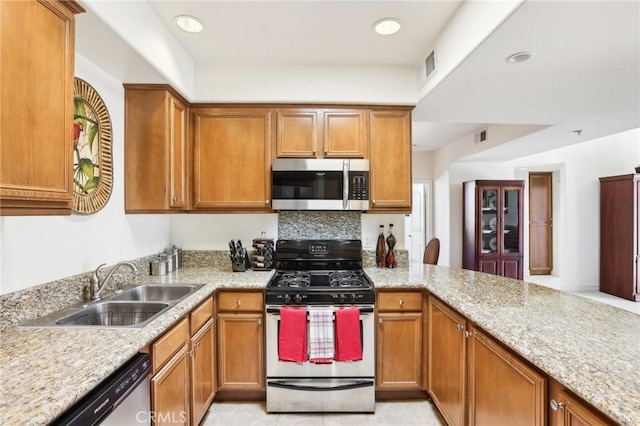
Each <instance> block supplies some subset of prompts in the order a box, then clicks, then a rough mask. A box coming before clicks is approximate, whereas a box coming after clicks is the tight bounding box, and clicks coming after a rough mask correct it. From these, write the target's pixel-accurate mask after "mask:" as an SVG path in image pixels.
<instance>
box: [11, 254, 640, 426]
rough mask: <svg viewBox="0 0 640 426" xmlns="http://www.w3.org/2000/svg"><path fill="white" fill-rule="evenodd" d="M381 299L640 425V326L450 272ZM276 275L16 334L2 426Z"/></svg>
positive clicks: (63, 401) (534, 288)
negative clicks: (448, 318) (430, 309)
mask: <svg viewBox="0 0 640 426" xmlns="http://www.w3.org/2000/svg"><path fill="white" fill-rule="evenodd" d="M366 272H367V274H368V275H369V276H370V277H371V278H372V279H373V281H374V282H375V285H376V287H377V288H378V289H391V288H419V289H423V288H424V289H427V290H429V291H430V292H431V293H432V294H434V295H435V296H437V297H439V298H440V299H442V300H443V301H444V302H446V303H448V304H449V305H451V306H452V307H453V308H454V309H456V310H457V311H459V312H460V313H462V314H463V315H465V316H466V317H467V318H469V319H470V320H471V321H473V322H474V323H476V324H478V325H479V326H480V327H482V328H483V329H485V330H486V331H487V332H489V333H490V334H492V335H493V336H494V337H495V338H497V339H498V340H500V341H502V342H503V343H504V344H506V345H507V346H509V347H510V348H512V349H513V350H514V351H516V352H517V353H519V354H520V355H522V356H523V357H524V358H525V359H528V360H529V361H530V362H531V363H532V364H534V365H536V366H537V367H539V368H540V369H541V370H543V371H545V372H546V373H548V374H549V375H550V376H552V377H554V378H555V379H556V380H558V381H559V382H561V383H562V384H564V385H565V386H567V387H568V388H569V389H571V390H573V391H574V392H575V393H576V394H578V395H579V396H581V397H582V398H583V399H585V400H586V401H588V402H590V403H591V404H592V405H594V406H595V407H597V408H598V409H600V410H601V411H602V412H604V413H606V414H608V415H609V416H610V417H611V418H613V419H615V420H617V421H618V422H620V423H621V424H625V425H640V374H639V372H640V365H639V363H640V316H638V315H635V314H632V313H629V312H626V311H622V310H619V309H616V308H613V307H611V306H608V305H604V304H601V303H599V302H595V301H591V300H587V299H583V298H581V297H578V296H573V295H570V294H567V293H562V292H558V291H555V290H552V289H548V288H545V287H541V286H538V285H535V284H529V283H523V282H522V281H516V280H510V279H506V278H501V277H497V276H493V275H487V274H481V273H474V272H472V271H466V270H459V269H454V268H447V267H441V266H431V265H422V264H420V265H411V266H410V267H409V268H398V269H376V268H367V269H366ZM272 274H273V272H256V271H248V272H244V273H232V272H230V271H222V270H220V269H217V268H183V269H180V270H178V271H177V272H174V273H172V274H170V275H167V276H164V277H151V276H146V277H142V278H138V280H137V281H136V283H137V284H142V283H183V284H189V283H207V285H206V286H205V287H203V288H201V289H200V290H198V291H197V292H196V293H194V294H192V295H191V296H189V297H188V298H186V299H185V300H183V301H182V302H181V303H179V304H178V305H176V306H174V307H173V308H171V309H170V310H169V311H167V312H166V313H165V314H163V315H161V316H160V317H159V318H157V319H156V320H154V321H152V322H151V323H149V324H148V325H147V326H146V327H144V328H141V329H118V330H115V329H80V328H41V329H26V328H16V327H12V328H9V329H7V330H6V331H4V332H3V333H2V334H0V339H1V347H0V369H1V370H0V374H1V380H2V382H1V384H0V424H2V425H26V424H30V425H31V424H33V425H38V424H46V423H48V422H50V421H51V420H53V419H54V418H56V417H57V416H58V415H60V414H61V413H62V412H64V411H65V410H66V409H67V408H68V407H69V406H71V405H72V404H73V403H74V402H75V401H77V400H78V399H79V398H81V397H82V396H83V395H84V394H86V393H87V392H88V391H90V390H91V389H92V388H93V387H95V386H96V385H97V384H98V383H99V382H100V381H102V380H103V379H104V378H106V377H107V376H108V375H109V374H111V373H112V372H114V371H115V370H116V369H117V368H118V367H119V366H120V365H122V364H123V363H124V362H125V361H127V360H128V359H129V358H130V357H131V356H133V355H135V354H136V353H137V352H138V351H139V350H140V349H141V348H142V347H144V346H145V345H147V344H148V343H150V342H152V341H153V340H154V339H155V338H157V337H158V336H159V335H161V334H162V333H163V332H164V331H165V330H166V329H167V328H168V327H169V326H170V325H172V324H173V323H174V322H175V321H176V320H177V319H178V318H180V317H181V316H183V315H184V314H185V313H187V312H188V311H190V310H191V309H192V308H193V307H195V306H196V305H197V304H199V303H200V302H201V301H202V300H204V299H205V298H206V297H207V296H208V295H210V294H211V293H212V292H213V291H215V290H216V289H221V288H243V289H251V288H255V289H264V288H265V285H266V283H267V282H268V280H269V278H270V277H271V276H272Z"/></svg>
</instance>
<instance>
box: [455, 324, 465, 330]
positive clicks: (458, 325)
mask: <svg viewBox="0 0 640 426" xmlns="http://www.w3.org/2000/svg"><path fill="white" fill-rule="evenodd" d="M463 328H464V327H463V326H462V324H456V330H458V331H462V329H463Z"/></svg>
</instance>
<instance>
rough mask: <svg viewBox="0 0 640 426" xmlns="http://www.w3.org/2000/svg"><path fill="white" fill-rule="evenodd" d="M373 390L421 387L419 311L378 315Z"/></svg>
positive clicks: (420, 322) (420, 317)
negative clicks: (375, 370) (374, 388)
mask: <svg viewBox="0 0 640 426" xmlns="http://www.w3.org/2000/svg"><path fill="white" fill-rule="evenodd" d="M377 332H378V334H377V338H376V341H377V372H376V380H377V389H379V390H416V389H422V313H421V312H398V313H381V314H378V328H377Z"/></svg>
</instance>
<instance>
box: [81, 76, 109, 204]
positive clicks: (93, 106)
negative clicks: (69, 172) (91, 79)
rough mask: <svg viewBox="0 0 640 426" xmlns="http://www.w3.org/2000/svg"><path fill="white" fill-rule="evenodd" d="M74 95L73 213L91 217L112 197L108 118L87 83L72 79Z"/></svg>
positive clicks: (92, 89) (98, 99) (98, 97)
mask: <svg viewBox="0 0 640 426" xmlns="http://www.w3.org/2000/svg"><path fill="white" fill-rule="evenodd" d="M73 95H74V99H73V210H74V211H76V212H78V213H81V214H91V213H95V212H97V211H98V210H100V209H102V208H103V207H104V206H105V204H107V201H109V197H111V189H112V187H113V161H112V155H111V139H112V133H111V118H110V117H109V111H108V110H107V107H106V106H105V104H104V102H103V100H102V98H101V97H100V95H99V94H98V92H96V91H95V90H94V88H93V87H91V85H90V84H89V83H87V82H86V81H84V80H82V79H79V78H77V77H76V78H75V79H74V82H73Z"/></svg>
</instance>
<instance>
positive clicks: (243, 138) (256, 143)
mask: <svg viewBox="0 0 640 426" xmlns="http://www.w3.org/2000/svg"><path fill="white" fill-rule="evenodd" d="M272 115H273V113H272V110H271V109H268V108H248V107H238V108H234V107H227V108H206V107H198V108H193V110H192V124H193V205H192V208H193V209H194V210H209V211H212V210H219V211H271V144H272V138H273V127H272Z"/></svg>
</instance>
